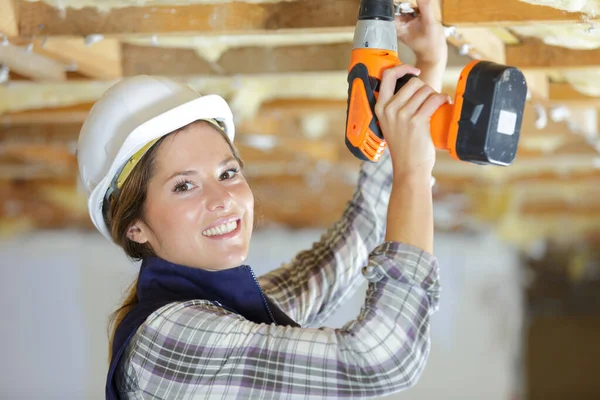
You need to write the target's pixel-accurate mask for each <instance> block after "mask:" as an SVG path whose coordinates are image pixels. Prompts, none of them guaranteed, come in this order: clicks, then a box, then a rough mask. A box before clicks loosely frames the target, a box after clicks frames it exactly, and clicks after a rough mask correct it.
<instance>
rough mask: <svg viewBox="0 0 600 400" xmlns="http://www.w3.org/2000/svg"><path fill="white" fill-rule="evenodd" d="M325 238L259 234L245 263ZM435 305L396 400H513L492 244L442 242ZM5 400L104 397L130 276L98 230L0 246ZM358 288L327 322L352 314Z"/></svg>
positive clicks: (516, 304)
mask: <svg viewBox="0 0 600 400" xmlns="http://www.w3.org/2000/svg"><path fill="white" fill-rule="evenodd" d="M319 234H320V231H296V232H288V231H275V230H270V231H262V232H257V233H256V234H255V236H254V238H253V243H252V245H253V246H252V251H251V254H250V258H249V260H248V263H249V264H250V265H252V266H253V268H254V269H255V271H256V272H257V274H260V273H264V272H266V271H268V270H270V269H272V268H274V267H277V266H278V265H279V264H280V263H281V262H283V261H286V260H288V259H289V258H290V257H291V256H293V254H294V253H295V252H296V251H298V250H300V249H303V248H305V247H307V246H310V244H311V243H312V241H313V240H316V239H317V238H318V236H319ZM436 254H437V256H438V258H439V259H440V263H441V269H442V285H443V289H442V290H443V292H442V300H441V309H440V311H439V312H438V313H437V314H436V315H435V317H434V319H433V328H432V329H433V348H432V354H431V357H430V359H429V363H428V365H427V368H426V370H425V372H424V374H423V376H422V378H421V380H420V382H419V383H418V385H417V386H416V387H414V388H413V389H411V390H410V391H407V392H404V393H401V394H399V395H395V396H391V397H390V399H391V398H393V399H399V400H402V399H411V400H420V399H461V400H468V399H487V400H496V399H498V400H500V399H503V400H505V399H509V398H510V397H511V395H513V391H514V386H515V379H514V378H515V373H516V371H517V361H518V359H517V352H518V350H519V348H518V346H519V341H520V335H521V333H520V325H521V317H522V311H521V298H522V294H521V292H520V289H519V284H518V280H519V273H518V272H519V266H518V265H517V263H516V259H515V255H514V254H513V253H512V252H511V250H510V249H509V248H507V247H506V246H502V245H501V244H499V243H498V242H497V241H496V240H494V238H492V237H488V236H480V237H472V238H463V237H459V236H454V235H452V236H449V235H438V236H437V239H436ZM0 260H1V261H0V263H1V265H2V279H1V281H0V300H1V304H2V305H3V306H4V307H3V313H4V316H3V318H2V319H0V321H1V322H0V351H1V353H0V354H2V358H1V360H0V398H2V399H41V398H44V399H54V398H56V399H64V400H67V399H78V400H79V399H102V398H104V397H103V395H104V379H105V374H106V370H105V369H106V354H107V336H106V318H107V316H108V314H109V313H110V312H111V311H112V310H113V309H114V308H115V307H116V305H117V304H118V302H119V299H120V296H121V293H122V291H123V289H124V288H125V287H126V286H127V285H128V284H129V283H130V282H131V280H132V279H133V277H134V276H135V274H136V271H135V268H134V267H133V266H131V265H130V264H129V262H128V260H127V258H126V257H125V256H124V255H123V254H122V252H121V251H120V249H118V248H116V247H115V246H113V245H111V244H109V243H108V242H106V241H105V240H104V239H103V238H101V237H100V236H99V235H97V234H94V233H80V232H70V233H65V232H63V233H46V234H38V235H34V236H28V237H24V238H18V239H11V240H5V241H0ZM363 299H364V287H363V288H362V290H360V291H359V293H357V295H356V296H355V297H354V298H353V299H352V300H351V301H349V302H348V304H346V305H345V307H344V308H343V309H341V310H339V312H338V313H337V314H336V315H334V316H333V317H332V318H331V320H330V322H329V323H328V324H327V325H330V326H333V327H339V326H341V325H343V324H344V323H345V322H346V321H348V320H349V319H352V318H354V317H355V316H356V315H357V314H358V311H359V308H360V306H361V303H362V301H363Z"/></svg>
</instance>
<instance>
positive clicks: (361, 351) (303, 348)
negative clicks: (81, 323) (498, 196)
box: [117, 151, 440, 400]
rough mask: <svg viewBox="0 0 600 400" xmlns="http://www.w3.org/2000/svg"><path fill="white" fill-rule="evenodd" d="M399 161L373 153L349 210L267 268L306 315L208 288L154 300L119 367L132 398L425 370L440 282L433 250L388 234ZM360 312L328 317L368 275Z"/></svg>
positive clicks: (227, 395) (315, 395) (327, 394)
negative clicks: (262, 320) (228, 305)
mask: <svg viewBox="0 0 600 400" xmlns="http://www.w3.org/2000/svg"><path fill="white" fill-rule="evenodd" d="M391 183H392V167H391V162H390V158H389V152H388V151H386V153H385V155H384V157H382V159H381V161H380V162H379V163H376V164H373V163H364V164H363V165H362V166H361V169H360V175H359V180H358V185H357V188H356V190H355V193H354V196H353V198H352V199H351V201H350V202H349V203H348V206H347V208H346V209H345V212H344V214H343V216H342V217H341V218H340V220H339V221H338V222H337V223H336V224H335V225H334V226H333V227H331V228H330V229H329V230H327V231H326V232H325V233H324V234H323V235H322V237H321V238H320V240H319V241H317V242H316V243H314V244H313V246H312V248H310V249H308V250H305V251H302V252H300V253H299V254H297V255H296V257H295V258H293V260H292V261H291V262H289V263H288V264H284V265H282V266H281V267H280V268H278V269H275V270H273V271H271V272H269V273H267V274H265V275H263V276H261V277H259V282H260V285H261V287H262V288H263V291H264V293H265V294H266V295H267V296H269V298H270V299H272V300H273V302H274V303H276V304H277V305H278V306H279V307H280V308H281V309H282V310H283V311H284V312H286V313H287V314H288V315H289V316H290V317H291V318H292V319H294V320H295V321H296V322H298V323H299V324H300V325H301V327H287V326H277V325H275V324H271V325H267V324H256V323H253V322H250V321H248V320H246V319H245V318H243V317H241V316H239V315H237V314H234V313H231V312H229V311H227V310H225V309H223V308H220V307H217V306H215V305H213V304H212V303H210V302H208V301H205V300H192V301H186V302H178V303H171V304H169V305H167V306H164V307H162V308H161V309H159V310H157V311H156V312H154V313H153V314H152V315H151V316H150V317H149V318H148V319H147V320H146V321H145V323H144V324H143V325H142V326H141V327H140V328H139V329H138V331H137V332H136V334H135V336H134V337H133V339H132V340H131V342H130V343H129V345H128V347H127V349H126V352H125V354H124V357H123V360H122V363H121V365H120V367H119V370H118V371H117V374H118V378H117V379H118V387H119V391H120V395H121V397H122V398H126V399H191V398H199V399H200V398H201V399H240V398H242V399H255V400H258V399H261V400H262V399H308V398H309V399H337V398H346V399H359V398H360V399H362V398H372V397H377V396H383V395H389V394H391V393H394V392H397V391H400V390H402V389H405V388H408V387H410V386H411V385H413V384H415V382H416V381H417V380H418V378H419V376H420V374H421V373H422V371H423V368H424V366H425V364H426V360H427V358H428V354H429V350H430V336H429V335H430V316H431V315H432V314H433V313H434V312H435V311H436V310H437V308H438V303H439V294H440V285H439V269H438V264H437V260H436V258H435V257H434V256H433V255H431V254H429V253H426V252H424V251H423V250H421V249H419V248H415V247H413V246H410V245H407V244H404V243H398V242H385V241H384V239H385V224H386V214H387V206H388V202H389V197H390V192H391ZM365 278H366V279H367V280H368V281H369V284H368V288H367V293H366V299H365V302H364V305H363V307H362V308H361V310H360V313H359V315H358V316H357V318H356V319H354V320H352V321H350V322H348V323H347V324H346V325H344V326H343V327H342V328H340V329H333V328H327V327H322V326H321V324H322V323H323V322H324V321H325V320H326V319H327V318H328V317H329V316H330V315H331V314H332V313H333V312H334V311H335V310H336V309H337V308H338V307H339V306H340V305H341V304H342V303H344V301H345V300H346V299H347V298H348V297H349V296H350V295H352V294H353V293H355V292H356V290H357V289H358V287H360V285H361V284H362V282H364V279H365Z"/></svg>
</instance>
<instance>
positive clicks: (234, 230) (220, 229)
mask: <svg viewBox="0 0 600 400" xmlns="http://www.w3.org/2000/svg"><path fill="white" fill-rule="evenodd" d="M241 225H242V221H241V220H239V219H236V220H235V221H230V222H227V223H224V224H221V225H218V226H215V227H213V228H210V229H206V230H204V231H202V235H203V236H205V237H208V238H211V239H227V238H231V237H234V236H235V235H237V234H238V233H239V232H240V230H241Z"/></svg>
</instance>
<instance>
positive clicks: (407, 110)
mask: <svg viewBox="0 0 600 400" xmlns="http://www.w3.org/2000/svg"><path fill="white" fill-rule="evenodd" d="M413 81H416V79H413ZM405 86H407V85H405ZM402 89H404V87H403V88H402ZM407 89H409V88H407ZM401 92H404V90H401V91H399V92H398V93H397V94H396V96H395V97H394V98H393V99H392V100H391V101H390V103H389V107H390V108H392V109H398V110H401V111H400V112H401V113H402V114H403V115H404V116H406V117H409V118H410V117H412V116H413V115H415V114H416V113H417V111H419V109H420V108H421V106H422V105H423V103H424V102H425V101H426V100H427V99H428V98H429V97H430V96H431V95H432V94H434V93H435V90H433V88H432V87H431V86H429V85H426V84H425V83H424V82H422V83H421V85H420V87H419V88H418V89H417V90H415V91H414V92H412V93H411V92H409V93H401ZM407 96H408V97H407Z"/></svg>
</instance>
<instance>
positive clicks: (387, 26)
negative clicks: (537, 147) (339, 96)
mask: <svg viewBox="0 0 600 400" xmlns="http://www.w3.org/2000/svg"><path fill="white" fill-rule="evenodd" d="M394 8H395V7H394V3H393V0H361V2H360V7H359V12H358V23H357V25H356V28H355V31H354V46H353V50H352V53H351V57H350V66H349V68H348V108H347V115H346V140H345V141H346V146H347V147H348V149H349V150H350V151H351V152H352V154H354V155H355V156H356V157H358V158H359V159H361V160H365V161H371V162H377V161H378V160H379V159H380V157H381V155H382V153H383V152H384V151H385V148H386V145H387V144H386V141H385V138H384V137H383V134H382V132H381V129H380V127H379V124H378V121H377V117H376V115H375V103H376V101H377V97H378V95H379V87H380V85H381V77H382V74H383V71H384V70H385V69H387V68H390V67H394V66H396V65H400V64H402V62H401V61H400V60H399V59H398V49H397V43H398V42H397V40H398V39H397V35H396V25H395V22H394V16H395V12H394ZM413 77H414V75H411V74H407V75H405V76H403V77H402V78H400V79H398V80H397V82H396V87H395V92H394V93H396V92H397V91H398V90H400V89H401V88H402V86H403V85H404V84H405V83H406V82H408V80H409V79H412V78H413ZM526 97H527V84H526V81H525V77H524V76H523V73H522V72H521V71H519V70H518V69H517V68H515V67H510V66H505V65H499V64H496V63H494V62H490V61H478V60H474V61H471V62H470V63H469V64H467V65H466V66H465V67H464V69H463V70H462V72H461V74H460V77H459V79H458V85H457V88H456V94H455V99H454V102H453V104H448V103H446V104H444V105H442V106H441V107H440V108H438V109H437V111H436V112H435V113H434V114H433V116H432V118H431V124H430V126H431V136H432V140H433V144H434V146H435V147H436V148H437V149H440V150H445V151H448V152H449V153H450V155H451V156H452V157H453V158H454V159H456V160H459V161H465V162H471V163H475V164H481V165H501V166H507V165H510V164H512V162H513V161H514V159H515V156H516V153H517V146H518V143H519V137H520V133H521V124H522V119H523V111H524V108H525V101H526Z"/></svg>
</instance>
